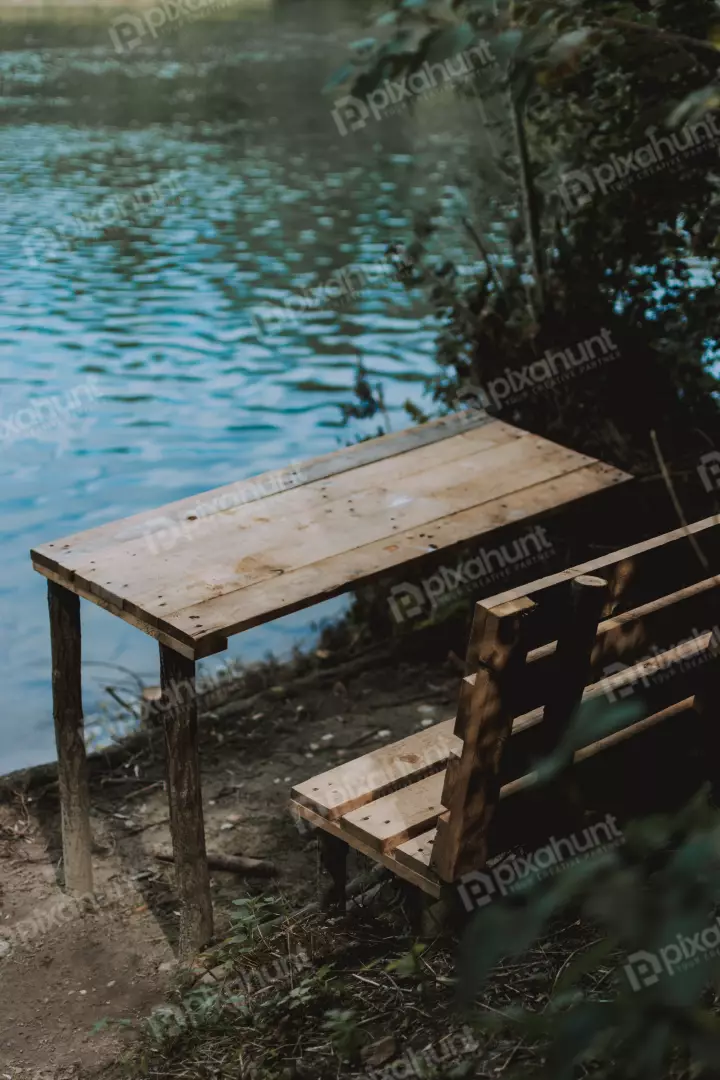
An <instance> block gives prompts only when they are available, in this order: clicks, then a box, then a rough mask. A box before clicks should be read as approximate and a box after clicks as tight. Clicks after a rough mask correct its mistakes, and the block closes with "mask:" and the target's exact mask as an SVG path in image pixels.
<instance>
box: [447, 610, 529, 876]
mask: <svg viewBox="0 0 720 1080" xmlns="http://www.w3.org/2000/svg"><path fill="white" fill-rule="evenodd" d="M534 610H535V604H534V603H533V601H532V600H529V599H528V598H527V597H526V596H521V597H518V598H517V599H516V600H513V601H511V602H510V603H508V604H505V605H503V606H501V607H496V608H495V609H494V611H492V612H489V611H486V610H484V609H483V608H482V607H481V606H478V607H477V608H476V612H475V619H476V620H477V621H478V622H480V623H481V627H477V628H475V629H474V630H473V638H474V639H475V640H476V641H478V642H479V645H478V657H479V662H480V664H481V665H483V666H481V667H480V669H479V671H478V672H477V675H476V679H475V685H474V687H473V693H472V701H471V705H470V710H469V714H463V715H459V716H458V721H459V723H458V724H456V727H455V734H456V735H457V736H458V737H459V738H461V739H462V740H463V745H462V750H461V752H460V754H451V756H450V758H449V760H448V767H447V773H446V776H445V786H444V789H443V793H442V803H443V806H444V808H447V812H445V810H443V814H442V817H440V819H439V821H438V833H437V839H436V841H435V845H434V847H433V856H432V865H433V867H434V869H435V871H436V872H437V874H438V876H439V877H440V878H442V879H443V881H454V880H455V879H456V878H457V877H459V876H460V875H461V874H462V873H463V872H464V870H463V867H464V866H465V864H466V863H469V864H470V865H475V866H476V865H481V864H484V862H485V859H486V852H485V849H486V844H487V829H488V826H489V823H490V821H491V819H492V815H493V813H494V810H495V805H496V803H497V799H498V796H499V791H500V763H501V760H502V754H503V749H504V746H505V742H506V741H507V739H508V737H509V736H510V735H511V734H512V728H513V720H512V695H513V692H514V688H515V685H516V683H517V681H518V679H519V678H520V677H521V676H522V671H523V668H524V666H525V660H526V657H527V647H528V646H527V643H528V634H527V630H528V616H529V615H530V613H531V612H532V611H534Z"/></svg>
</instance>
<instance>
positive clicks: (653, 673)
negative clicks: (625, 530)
mask: <svg viewBox="0 0 720 1080" xmlns="http://www.w3.org/2000/svg"><path fill="white" fill-rule="evenodd" d="M698 551H699V552H700V554H699V556H698ZM701 560H704V563H705V564H706V565H705V566H703V562H702V561H701ZM719 657H720V515H716V516H714V517H712V518H708V519H706V520H704V521H699V522H697V523H695V524H694V525H691V526H689V527H688V528H687V529H677V530H675V531H673V532H670V533H667V534H665V535H664V536H659V537H656V538H654V539H652V540H648V541H645V542H644V543H640V544H636V545H634V546H632V547H628V548H625V549H624V550H621V551H616V552H613V553H612V554H609V555H605V556H603V557H601V558H598V559H594V560H593V561H592V562H587V563H585V564H583V565H580V566H574V567H571V568H570V569H569V570H566V571H563V572H561V573H557V574H553V575H551V576H549V577H546V578H543V579H542V580H540V581H535V582H533V583H532V584H530V585H526V586H523V587H521V588H518V589H514V590H513V591H510V592H505V593H502V594H500V595H497V596H493V597H491V598H489V599H487V600H483V601H481V602H479V603H478V604H477V606H476V609H475V615H474V621H473V627H472V633H471V638H470V643H469V649H468V657H467V675H466V676H465V678H464V679H463V681H462V684H461V687H460V696H459V702H458V709H457V715H456V716H455V717H454V718H453V719H449V720H445V721H443V722H442V723H440V724H436V725H434V726H433V727H430V728H427V729H425V730H423V731H420V732H418V733H417V734H413V735H410V736H409V737H407V738H405V739H401V740H400V741H399V742H396V743H394V744H392V745H388V746H385V747H383V748H381V749H379V750H374V751H372V752H371V753H369V754H365V755H364V756H363V757H360V758H358V759H356V760H354V761H350V762H347V763H346V764H343V765H340V766H338V767H337V768H334V769H331V770H329V771H328V772H325V773H322V774H320V775H319V776H315V777H313V778H312V779H310V780H307V781H305V782H304V783H301V784H299V785H298V786H297V787H295V788H294V789H293V791H292V798H291V803H290V806H291V811H292V813H293V815H295V816H297V817H300V818H304V819H305V820H307V821H309V822H311V823H312V824H313V825H315V826H317V827H318V829H319V830H320V833H319V836H320V838H321V839H322V841H323V842H322V846H321V852H322V857H323V861H324V864H325V866H326V869H327V870H328V871H329V873H330V874H331V876H332V879H333V884H332V886H331V888H330V890H329V897H330V899H334V900H335V901H337V902H338V903H340V904H342V899H343V896H344V862H345V857H346V855H347V851H348V846H349V847H352V848H355V849H357V850H358V851H360V852H362V853H363V854H364V855H367V856H369V857H370V858H372V859H374V860H375V861H376V862H379V863H382V864H384V865H385V866H386V867H388V868H389V869H391V870H392V871H393V872H394V873H395V874H397V875H398V876H399V877H401V878H404V879H405V880H406V881H409V882H411V883H413V884H414V885H417V886H419V888H421V889H423V890H424V891H425V892H426V893H429V894H430V895H431V896H435V897H439V896H440V894H441V890H442V888H443V884H444V883H453V882H457V881H458V880H459V879H460V878H461V877H462V876H463V875H465V874H467V873H470V872H472V871H477V870H481V869H482V868H483V867H484V866H485V865H486V862H487V859H488V857H489V856H490V855H491V854H496V853H498V852H499V851H504V850H507V849H506V848H504V847H503V846H502V845H503V843H505V842H507V836H508V835H522V832H523V826H527V824H528V819H529V818H530V817H532V816H533V811H531V810H529V809H527V808H523V809H522V810H521V811H520V814H519V815H518V812H517V810H516V811H515V813H513V806H514V805H516V804H517V796H518V795H520V794H521V793H528V792H532V793H534V795H536V796H537V795H538V794H539V793H540V785H538V784H537V777H536V774H535V773H534V771H533V764H534V762H535V761H537V760H538V758H541V757H543V756H545V755H546V754H547V753H549V752H550V751H552V750H553V749H555V748H557V747H558V745H559V744H560V740H561V738H562V736H563V734H564V732H565V731H566V729H567V726H568V724H569V722H570V720H571V718H572V717H573V716H575V715H577V714H578V713H579V717H580V720H582V717H583V715H585V717H587V715H588V714H587V710H588V709H589V708H592V707H593V705H596V704H597V700H598V699H599V698H602V697H606V698H607V699H608V704H609V703H610V701H617V700H620V699H624V698H626V697H627V698H628V699H632V700H635V701H637V702H638V704H639V707H640V708H641V715H640V716H639V717H637V718H635V720H634V722H632V723H630V724H628V725H627V726H625V727H623V728H622V729H621V730H618V731H615V732H613V733H611V734H607V735H606V736H605V737H604V738H602V739H599V740H594V741H592V742H590V743H588V744H586V745H581V746H580V747H578V748H577V750H576V752H575V753H574V754H573V752H572V750H571V751H570V753H569V756H567V761H566V764H567V766H571V765H579V764H580V763H581V762H583V761H585V760H588V759H590V758H592V757H594V756H595V755H597V754H599V753H600V752H601V751H605V750H609V749H610V748H612V747H617V746H618V744H620V743H622V742H625V741H626V740H630V739H631V738H632V737H633V736H638V735H640V734H642V733H644V732H648V731H649V730H650V729H652V728H655V727H656V726H657V725H658V724H660V722H661V721H669V720H670V719H672V718H675V719H678V718H681V717H685V718H686V719H687V717H688V716H689V715H690V714H697V715H700V716H702V718H703V722H704V723H705V724H706V725H707V726H708V732H709V734H710V736H711V741H710V743H709V744H708V745H709V746H711V747H713V748H714V750H713V753H714V751H715V750H720V739H719V738H718V736H717V735H716V729H717V728H718V727H720V689H719V680H718V672H719V669H720V659H719ZM713 725H714V727H713ZM510 736H512V737H510ZM574 771H575V770H573V772H574ZM513 796H514V797H515V798H512V797H513ZM496 811H497V814H496ZM504 811H506V812H504ZM523 814H525V815H526V818H525V821H523V820H522V817H523ZM519 819H520V820H519ZM506 826H515V831H514V833H513V832H512V828H511V829H510V831H508V828H506ZM525 831H527V828H525Z"/></svg>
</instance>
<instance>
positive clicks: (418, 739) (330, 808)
mask: <svg viewBox="0 0 720 1080" xmlns="http://www.w3.org/2000/svg"><path fill="white" fill-rule="evenodd" d="M454 723H455V721H454V720H443V721H442V723H440V724H433V726H432V727H429V728H425V729H424V730H423V731H418V732H416V733H415V734H414V735H409V736H408V737H407V738H405V739H399V740H398V741H397V742H394V743H391V744H390V745H388V746H383V747H381V748H380V749H379V750H372V751H371V752H370V753H369V754H364V755H363V756H362V757H359V758H355V760H354V761H348V762H346V763H345V764H344V765H338V766H336V767H335V768H334V769H329V770H328V771H327V772H324V773H320V774H319V775H318V776H315V777H313V778H312V779H311V780H306V781H305V782H304V783H302V784H298V785H297V787H294V788H293V789H292V798H293V799H294V800H295V801H296V802H299V803H303V804H304V805H305V806H309V807H311V809H313V810H315V812H316V813H318V814H321V815H322V816H323V817H325V818H328V820H330V821H334V820H336V819H337V818H339V817H342V816H343V815H344V814H347V813H349V812H350V811H351V810H355V809H356V808H357V807H359V806H364V805H365V804H366V803H369V802H372V801H373V800H374V799H379V798H381V797H382V796H384V795H386V794H388V793H389V792H390V791H391V790H392V789H393V787H395V786H397V785H405V784H410V783H413V782H414V781H416V780H419V779H421V778H422V777H423V775H425V774H427V773H428V772H431V771H435V772H437V771H438V770H439V769H441V768H442V767H443V765H444V763H445V762H446V761H447V758H448V754H449V753H450V751H451V750H452V749H453V748H457V747H459V745H460V741H459V739H458V738H457V737H456V736H455V735H453V725H454Z"/></svg>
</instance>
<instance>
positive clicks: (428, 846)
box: [393, 828, 437, 870]
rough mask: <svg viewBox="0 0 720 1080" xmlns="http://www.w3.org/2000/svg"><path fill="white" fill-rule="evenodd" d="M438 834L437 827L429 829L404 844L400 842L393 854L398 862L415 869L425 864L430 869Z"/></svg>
mask: <svg viewBox="0 0 720 1080" xmlns="http://www.w3.org/2000/svg"><path fill="white" fill-rule="evenodd" d="M436 835H437V829H436V828H433V829H428V830H427V832H424V833H420V834H419V836H414V837H413V838H412V839H411V840H406V841H405V843H404V844H399V845H398V846H397V847H396V848H395V851H394V852H393V854H394V855H395V858H396V859H397V861H398V862H401V863H404V864H405V865H406V866H411V867H412V868H413V869H417V867H418V866H423V867H426V868H427V869H428V870H430V858H431V856H432V849H433V844H434V843H435V837H436Z"/></svg>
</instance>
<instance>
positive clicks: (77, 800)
mask: <svg viewBox="0 0 720 1080" xmlns="http://www.w3.org/2000/svg"><path fill="white" fill-rule="evenodd" d="M48 607H49V611H50V647H51V652H52V692H53V718H54V721H55V741H56V744H57V754H58V781H59V784H60V812H61V818H62V841H63V870H64V874H65V886H66V888H67V889H68V890H69V891H70V892H72V893H78V894H86V895H88V896H91V895H92V892H93V871H92V833H91V831H90V789H89V785H88V771H87V756H86V750H85V739H84V723H83V707H82V682H81V630H80V600H79V599H78V597H77V596H74V595H73V593H71V592H68V590H67V589H65V588H63V587H62V586H61V585H56V584H55V583H54V582H52V581H50V582H48Z"/></svg>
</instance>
